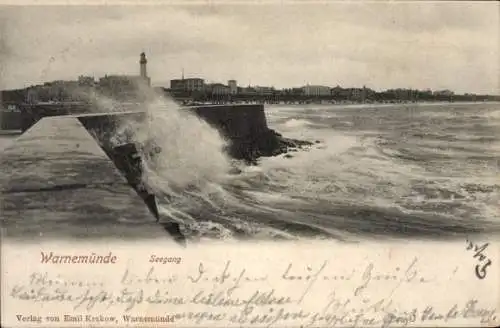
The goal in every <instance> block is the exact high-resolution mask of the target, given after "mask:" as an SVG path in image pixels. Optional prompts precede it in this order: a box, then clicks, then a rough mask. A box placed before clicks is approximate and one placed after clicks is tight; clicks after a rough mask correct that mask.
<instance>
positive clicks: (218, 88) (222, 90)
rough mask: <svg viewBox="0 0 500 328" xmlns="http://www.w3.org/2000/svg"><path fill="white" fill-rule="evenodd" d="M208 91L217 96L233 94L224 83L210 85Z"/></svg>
mask: <svg viewBox="0 0 500 328" xmlns="http://www.w3.org/2000/svg"><path fill="white" fill-rule="evenodd" d="M207 89H208V90H207V91H209V93H211V94H212V95H215V96H224V95H228V94H230V92H231V90H230V88H229V87H228V86H227V85H224V84H222V83H212V84H209V85H208V88H207Z"/></svg>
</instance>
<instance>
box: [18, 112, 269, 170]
mask: <svg viewBox="0 0 500 328" xmlns="http://www.w3.org/2000/svg"><path fill="white" fill-rule="evenodd" d="M182 109H183V110H186V111H192V112H193V113H194V114H195V115H197V116H198V117H200V118H201V119H203V120H205V121H206V122H207V123H208V124H210V125H211V126H212V127H214V128H215V129H217V130H218V131H219V132H220V133H221V134H222V136H223V137H225V138H226V139H228V140H229V141H230V142H229V148H228V149H227V152H228V153H229V155H230V156H232V157H234V158H237V159H244V160H253V159H255V157H256V156H257V154H259V153H264V154H265V153H269V151H268V150H269V149H271V148H276V147H278V141H277V139H276V137H275V135H274V134H273V133H271V130H269V128H268V126H267V121H266V115H265V112H264V105H262V104H241V105H240V104H238V105H203V106H189V107H183V108H182ZM92 112H94V113H92ZM95 112H96V109H95V108H92V107H91V105H82V104H71V103H69V104H40V105H31V106H28V107H26V108H24V109H23V111H22V115H21V118H20V120H21V127H22V130H23V131H26V130H28V129H29V128H30V127H31V126H33V124H35V123H36V122H38V121H39V120H40V119H42V118H43V117H47V116H61V115H72V116H75V117H77V118H78V119H79V120H80V122H81V123H82V124H83V125H84V126H85V128H86V129H87V130H88V131H89V132H90V133H91V134H92V135H93V136H94V137H95V138H96V139H98V140H99V143H100V145H101V147H104V149H105V150H106V149H108V148H109V147H111V146H109V145H108V144H109V142H110V138H111V137H112V136H113V135H114V134H115V131H116V128H117V127H119V126H120V125H121V124H122V123H123V122H126V121H130V120H136V121H142V120H145V118H146V113H145V112H144V111H126V112H112V113H95Z"/></svg>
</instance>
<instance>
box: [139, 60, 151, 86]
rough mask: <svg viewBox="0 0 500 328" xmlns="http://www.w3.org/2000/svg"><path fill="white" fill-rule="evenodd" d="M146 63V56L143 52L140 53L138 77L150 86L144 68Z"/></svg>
mask: <svg viewBox="0 0 500 328" xmlns="http://www.w3.org/2000/svg"><path fill="white" fill-rule="evenodd" d="M147 63H148V60H147V59H146V54H145V53H144V52H141V59H140V60H139V66H140V75H141V78H142V79H143V80H144V81H146V83H147V85H148V86H150V85H151V80H150V79H149V77H148V71H147V68H146V65H147Z"/></svg>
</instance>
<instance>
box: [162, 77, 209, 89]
mask: <svg viewBox="0 0 500 328" xmlns="http://www.w3.org/2000/svg"><path fill="white" fill-rule="evenodd" d="M170 89H171V90H172V91H187V92H192V91H203V90H204V89H205V80H203V79H200V78H188V79H184V78H182V79H175V80H170Z"/></svg>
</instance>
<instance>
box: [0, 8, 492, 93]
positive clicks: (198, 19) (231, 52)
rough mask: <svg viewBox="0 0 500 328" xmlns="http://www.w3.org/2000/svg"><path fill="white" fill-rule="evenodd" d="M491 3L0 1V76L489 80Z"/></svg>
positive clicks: (9, 84)
mask: <svg viewBox="0 0 500 328" xmlns="http://www.w3.org/2000/svg"><path fill="white" fill-rule="evenodd" d="M499 10H500V7H499V3H497V2H494V1H491V2H486V3H485V2H483V3H480V2H479V3H474V2H458V3H457V2H448V1H446V2H442V3H433V2H425V3H424V2H419V3H408V2H406V3H399V4H394V2H392V3H389V2H386V3H352V2H351V3H338V2H335V3H330V4H319V3H315V4H309V5H306V4H295V5H290V4H289V5H280V4H266V5H252V4H247V5H232V6H231V5H227V4H225V5H224V4H218V5H203V6H202V5H190V6H179V5H176V6H173V5H170V6H121V7H110V6H107V7H90V6H71V7H62V6H54V7H33V6H27V7H21V6H18V7H0V34H1V35H0V64H1V71H0V88H2V89H5V88H16V87H24V86H27V85H30V84H35V83H39V82H42V81H50V80H56V79H76V78H77V76H78V75H80V74H89V75H94V76H95V77H101V76H103V75H104V74H106V73H107V74H138V71H139V66H138V60H139V53H140V52H141V51H145V52H146V54H147V57H148V60H149V63H148V73H149V76H151V78H152V81H153V84H155V85H165V86H167V85H168V81H169V80H170V79H173V78H179V77H180V75H181V70H182V68H184V70H185V76H186V77H202V78H204V79H206V80H208V81H220V82H224V83H225V82H227V80H228V79H236V80H237V81H238V84H239V85H248V84H252V85H269V86H275V87H277V88H281V87H294V86H302V85H304V84H306V83H310V84H324V85H330V86H336V85H341V86H343V87H355V86H363V85H366V86H367V87H371V88H374V89H376V90H381V89H386V88H395V87H406V88H422V89H423V88H431V89H434V90H436V89H452V90H455V91H457V92H477V93H500V91H499V85H500V82H499V62H500V57H499V56H500V51H499V47H500V45H499V42H500V41H499V40H500V35H499V31H500V29H499V28H500V26H499Z"/></svg>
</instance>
